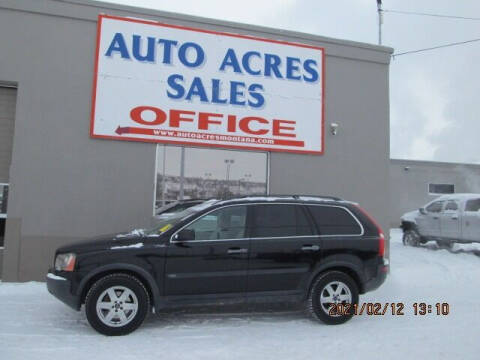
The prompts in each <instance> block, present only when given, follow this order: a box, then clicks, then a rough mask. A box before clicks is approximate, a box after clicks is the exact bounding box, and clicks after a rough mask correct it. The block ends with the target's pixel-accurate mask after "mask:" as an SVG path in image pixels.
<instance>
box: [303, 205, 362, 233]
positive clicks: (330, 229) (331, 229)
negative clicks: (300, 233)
mask: <svg viewBox="0 0 480 360" xmlns="http://www.w3.org/2000/svg"><path fill="white" fill-rule="evenodd" d="M308 210H310V213H311V214H312V216H313V219H314V220H315V223H316V224H317V227H318V231H319V232H320V235H360V234H361V233H362V228H361V227H360V225H359V224H358V222H357V220H355V219H354V218H353V216H352V215H351V214H350V213H349V212H348V211H347V210H345V209H344V208H341V207H335V206H323V205H310V206H308Z"/></svg>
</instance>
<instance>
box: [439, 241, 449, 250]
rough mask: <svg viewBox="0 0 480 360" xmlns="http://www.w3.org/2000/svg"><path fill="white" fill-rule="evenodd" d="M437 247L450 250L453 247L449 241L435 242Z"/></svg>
mask: <svg viewBox="0 0 480 360" xmlns="http://www.w3.org/2000/svg"><path fill="white" fill-rule="evenodd" d="M437 245H438V247H441V248H447V249H451V248H452V247H453V241H449V240H437Z"/></svg>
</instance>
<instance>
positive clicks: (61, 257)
mask: <svg viewBox="0 0 480 360" xmlns="http://www.w3.org/2000/svg"><path fill="white" fill-rule="evenodd" d="M75 259H76V258H75V254H73V253H67V254H58V255H57V257H56V258H55V270H57V271H73V268H74V267H75Z"/></svg>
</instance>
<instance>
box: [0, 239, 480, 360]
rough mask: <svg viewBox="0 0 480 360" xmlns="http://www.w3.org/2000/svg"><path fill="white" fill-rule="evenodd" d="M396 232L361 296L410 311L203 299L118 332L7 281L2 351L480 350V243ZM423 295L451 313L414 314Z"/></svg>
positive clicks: (7, 358)
mask: <svg viewBox="0 0 480 360" xmlns="http://www.w3.org/2000/svg"><path fill="white" fill-rule="evenodd" d="M391 235H392V240H391V270H392V271H391V275H390V276H389V278H388V279H387V281H386V283H385V284H384V285H383V286H382V287H381V288H380V289H378V290H377V291H375V292H372V293H368V294H366V295H364V296H361V298H360V301H361V302H381V303H385V302H389V303H392V302H395V303H398V302H403V303H404V304H405V309H404V313H405V315H404V316H393V315H391V314H386V315H385V316H368V315H362V316H356V317H355V318H354V319H352V320H351V321H350V322H348V323H346V324H344V325H340V326H326V325H323V324H319V323H315V322H313V321H311V320H309V319H308V318H306V317H305V316H304V314H303V312H302V311H301V310H300V309H298V308H294V307H286V306H278V305H277V306H275V307H274V308H275V311H272V310H271V309H270V308H268V307H266V308H263V309H262V308H260V309H259V308H256V309H255V310H250V309H247V308H245V307H236V308H222V309H217V308H199V309H189V310H182V311H175V312H173V311H172V312H168V313H163V314H161V316H159V317H155V316H151V317H150V318H149V319H147V321H146V322H145V323H144V325H143V326H142V327H141V328H140V329H138V330H137V331H136V332H134V333H132V334H130V335H128V336H125V337H116V338H109V337H105V336H102V335H99V334H97V333H96V332H95V331H94V330H92V329H91V328H90V326H89V325H88V323H87V320H86V318H85V315H84V313H83V312H80V313H78V312H75V311H73V310H70V309H69V308H68V307H67V306H66V305H63V304H62V303H61V302H60V301H58V300H56V299H55V298H54V297H53V296H51V295H50V294H48V292H47V290H46V288H45V285H44V284H42V283H33V282H32V283H25V284H11V283H0V359H1V360H15V359H22V360H23V359H25V360H27V359H28V360H36V359H42V360H43V359H49V360H50V359H69V360H72V359H115V360H121V359H142V360H143V359H168V360H174V359H209V360H210V359H262V360H268V359H275V360H278V359H311V358H314V357H315V358H318V359H335V360H340V359H378V358H386V359H479V358H480V301H479V300H480V286H479V285H480V246H478V245H455V247H454V249H453V252H450V251H448V250H445V249H439V248H438V247H437V246H436V245H434V244H431V245H428V246H426V247H422V248H412V247H404V246H403V245H402V244H401V233H400V231H399V230H392V232H391ZM415 302H426V303H429V304H435V303H437V302H439V303H449V304H450V313H449V315H446V316H437V315H433V314H430V315H425V316H420V315H417V316H415V315H414V311H413V307H412V304H413V303H415ZM434 312H435V311H434Z"/></svg>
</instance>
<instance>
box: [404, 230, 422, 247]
mask: <svg viewBox="0 0 480 360" xmlns="http://www.w3.org/2000/svg"><path fill="white" fill-rule="evenodd" d="M402 241H403V245H405V246H418V245H419V244H420V243H421V242H422V241H421V238H420V234H419V233H418V232H417V230H415V229H410V230H407V231H405V232H404V233H403V239H402Z"/></svg>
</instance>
